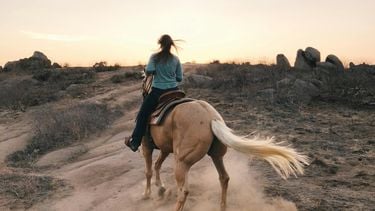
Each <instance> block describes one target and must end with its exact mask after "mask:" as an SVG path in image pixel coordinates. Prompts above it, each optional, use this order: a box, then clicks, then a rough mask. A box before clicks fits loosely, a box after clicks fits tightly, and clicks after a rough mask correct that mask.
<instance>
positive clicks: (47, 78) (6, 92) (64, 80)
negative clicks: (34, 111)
mask: <svg viewBox="0 0 375 211" xmlns="http://www.w3.org/2000/svg"><path fill="white" fill-rule="evenodd" d="M95 74H96V73H95V72H94V71H92V70H90V69H87V68H74V69H68V70H38V71H35V72H34V73H33V76H32V77H33V78H32V79H31V78H29V76H16V75H15V76H8V77H5V76H4V77H2V78H4V79H5V80H1V79H0V108H6V109H13V110H24V109H26V108H27V107H30V106H35V105H41V104H44V103H47V102H51V101H56V100H58V99H60V97H61V96H59V94H58V92H59V91H60V90H65V89H66V88H67V87H69V86H70V85H72V84H88V83H91V82H93V81H95Z"/></svg>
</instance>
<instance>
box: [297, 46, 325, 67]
mask: <svg viewBox="0 0 375 211" xmlns="http://www.w3.org/2000/svg"><path fill="white" fill-rule="evenodd" d="M317 62H320V52H319V51H318V50H317V49H315V48H312V47H307V48H306V50H305V51H303V50H302V49H299V50H298V51H297V57H296V61H295V63H294V67H295V68H297V69H302V70H312V69H313V68H314V67H315V66H316V63H317Z"/></svg>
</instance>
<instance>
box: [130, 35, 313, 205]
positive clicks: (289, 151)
mask: <svg viewBox="0 0 375 211" xmlns="http://www.w3.org/2000/svg"><path fill="white" fill-rule="evenodd" d="M159 44H160V47H161V51H160V52H159V53H157V54H155V55H153V56H151V59H150V62H149V64H148V65H147V68H146V71H147V72H148V73H151V72H154V73H156V74H155V75H154V76H155V79H154V82H153V83H152V91H151V93H150V94H149V95H147V97H146V98H145V101H144V102H143V105H142V107H141V111H140V112H139V114H138V120H137V126H136V129H135V130H134V132H133V135H132V138H131V139H127V142H126V145H128V146H129V147H130V148H131V149H132V150H133V151H136V150H137V148H138V146H139V145H140V142H141V139H142V136H143V135H144V131H145V128H146V124H147V119H148V116H149V115H150V112H151V111H152V110H153V108H154V107H155V106H156V104H157V100H158V97H159V96H160V94H161V93H164V92H166V91H167V90H171V89H177V82H178V81H181V80H182V68H181V64H180V62H179V60H178V58H177V57H175V56H173V55H172V54H171V53H170V48H171V46H174V43H173V40H172V39H171V38H170V36H168V35H163V36H162V37H161V39H160V40H159ZM150 80H151V77H150V76H148V77H146V80H144V84H143V89H144V90H143V92H144V94H145V93H149V90H148V88H149V86H147V83H148V82H149V81H150ZM150 134H151V137H152V139H153V141H154V144H155V145H156V146H157V147H158V148H159V149H160V154H159V157H158V159H157V161H156V162H155V167H154V169H155V176H156V177H155V179H156V181H155V185H156V186H157V187H158V188H159V191H158V192H159V193H160V194H161V195H162V194H163V193H164V191H165V188H164V187H163V183H162V181H161V179H160V168H161V166H162V163H163V162H164V160H165V159H166V158H167V156H168V155H169V154H170V153H173V154H174V156H175V159H174V162H175V165H174V173H175V179H176V183H177V202H176V207H175V210H176V211H182V210H183V208H184V205H185V202H186V199H187V196H188V194H189V187H188V172H189V170H190V168H191V167H192V166H193V165H194V164H195V163H196V162H198V161H200V160H201V159H202V158H203V157H204V156H205V155H209V156H210V157H211V158H212V161H213V163H214V164H215V167H216V170H217V172H218V174H219V180H220V185H221V203H220V205H221V209H222V210H225V207H226V198H227V189H228V181H229V175H228V173H227V171H226V170H225V167H224V162H223V157H224V155H225V153H226V152H227V147H230V148H232V149H234V150H236V151H239V152H242V153H244V154H248V155H254V156H256V157H258V158H262V159H264V160H266V161H267V162H268V163H270V164H271V166H272V167H273V168H274V169H275V170H276V172H277V173H278V174H279V175H280V176H281V177H283V178H284V179H286V178H287V177H288V176H290V175H297V174H303V166H304V165H305V164H308V158H307V157H306V156H305V155H303V154H300V153H299V152H297V151H296V150H295V149H293V148H291V147H290V146H286V145H280V144H278V143H274V141H273V139H272V138H266V139H262V138H260V137H254V138H246V137H241V136H237V135H235V134H234V133H233V131H232V130H231V129H230V128H228V127H227V126H226V124H225V122H224V120H223V118H222V117H221V115H220V114H219V112H217V111H216V109H215V108H214V107H212V106H211V105H210V104H209V103H207V102H205V101H203V100H194V101H190V102H186V103H182V104H178V105H177V106H175V107H174V108H173V109H172V110H171V111H170V113H169V114H168V115H167V116H166V117H165V119H164V120H163V122H162V123H161V124H159V125H151V126H150ZM146 138H147V137H145V139H143V142H142V153H143V156H144V158H145V161H146V172H145V173H146V188H145V192H144V197H145V198H148V197H150V194H151V178H152V175H153V171H152V153H153V150H154V147H153V146H151V144H150V142H149V141H147V140H146Z"/></svg>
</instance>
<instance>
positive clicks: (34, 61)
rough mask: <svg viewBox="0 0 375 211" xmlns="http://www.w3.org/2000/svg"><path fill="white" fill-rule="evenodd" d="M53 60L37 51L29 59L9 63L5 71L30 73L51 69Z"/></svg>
mask: <svg viewBox="0 0 375 211" xmlns="http://www.w3.org/2000/svg"><path fill="white" fill-rule="evenodd" d="M51 67H52V65H51V60H49V59H48V58H47V56H46V55H44V54H43V53H42V52H39V51H35V52H34V53H33V55H32V56H31V57H29V58H24V59H20V60H18V61H10V62H7V63H6V64H5V66H4V71H6V72H9V71H17V70H20V71H30V70H40V69H45V68H51Z"/></svg>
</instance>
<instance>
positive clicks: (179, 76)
mask: <svg viewBox="0 0 375 211" xmlns="http://www.w3.org/2000/svg"><path fill="white" fill-rule="evenodd" d="M182 72H183V70H182V65H181V62H180V60H179V59H177V68H176V81H177V82H181V81H182V79H183V74H182Z"/></svg>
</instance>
